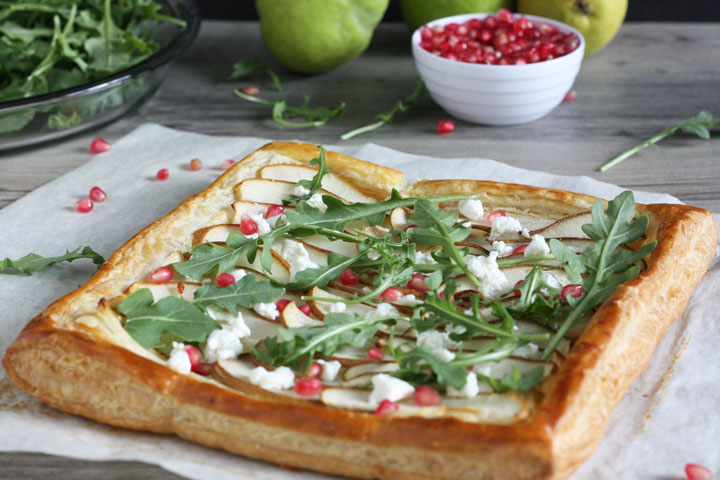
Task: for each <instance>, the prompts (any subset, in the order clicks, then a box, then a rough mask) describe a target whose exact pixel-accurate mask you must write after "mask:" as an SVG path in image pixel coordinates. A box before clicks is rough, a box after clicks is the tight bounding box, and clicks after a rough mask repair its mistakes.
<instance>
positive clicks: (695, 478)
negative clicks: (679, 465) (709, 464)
mask: <svg viewBox="0 0 720 480" xmlns="http://www.w3.org/2000/svg"><path fill="white" fill-rule="evenodd" d="M685 475H687V478H688V480H712V478H713V474H712V472H711V471H710V470H709V469H707V468H705V467H703V466H702V465H697V464H695V463H688V464H687V465H685Z"/></svg>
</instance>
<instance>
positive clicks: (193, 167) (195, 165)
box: [190, 158, 202, 172]
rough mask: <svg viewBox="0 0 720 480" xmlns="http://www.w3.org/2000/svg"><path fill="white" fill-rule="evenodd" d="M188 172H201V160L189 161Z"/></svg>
mask: <svg viewBox="0 0 720 480" xmlns="http://www.w3.org/2000/svg"><path fill="white" fill-rule="evenodd" d="M190 170H192V171H193V172H197V171H198V170H202V160H200V159H199V158H193V159H192V160H190Z"/></svg>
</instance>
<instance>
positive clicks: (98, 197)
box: [90, 187, 108, 202]
mask: <svg viewBox="0 0 720 480" xmlns="http://www.w3.org/2000/svg"><path fill="white" fill-rule="evenodd" d="M107 197H108V196H107V193H105V192H104V191H103V189H102V188H100V187H92V188H91V189H90V200H92V201H93V202H104V201H105V200H106V199H107Z"/></svg>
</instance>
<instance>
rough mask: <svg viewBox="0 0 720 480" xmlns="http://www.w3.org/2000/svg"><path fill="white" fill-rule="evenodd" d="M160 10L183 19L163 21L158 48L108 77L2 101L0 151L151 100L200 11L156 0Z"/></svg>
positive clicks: (189, 4) (189, 1)
mask: <svg viewBox="0 0 720 480" xmlns="http://www.w3.org/2000/svg"><path fill="white" fill-rule="evenodd" d="M158 3H160V4H161V5H162V6H163V9H162V13H164V14H167V15H172V16H174V17H177V18H179V19H182V20H184V21H185V22H186V25H185V28H181V27H179V26H177V25H175V24H171V23H164V24H162V25H161V27H160V28H159V29H158V32H157V36H156V37H155V40H156V41H157V42H158V44H159V45H160V49H159V50H158V51H157V52H156V53H155V54H154V55H152V56H150V57H148V58H146V59H145V60H143V61H142V62H139V63H136V64H135V65H132V66H130V67H128V68H125V69H124V70H120V71H118V72H116V73H114V74H112V75H108V76H105V77H102V78H98V79H96V80H93V81H91V82H87V83H83V84H80V85H77V86H74V87H70V88H66V89H63V90H58V91H56V92H50V93H45V94H43V95H36V96H34V97H28V98H21V99H16V100H10V101H7V102H0V151H2V150H8V149H12V148H18V147H26V146H29V145H35V144H38V143H41V142H45V141H48V140H54V139H57V138H61V137H65V136H68V135H72V134H74V133H77V132H80V131H83V130H87V129H89V128H92V127H95V126H97V125H100V124H103V123H106V122H109V121H111V120H115V119H117V118H119V117H120V116H122V115H123V114H125V113H126V112H127V111H128V110H130V109H131V108H132V107H134V106H136V105H139V104H140V103H142V102H143V101H144V100H146V99H147V98H149V97H150V96H151V95H152V94H153V93H154V92H155V90H156V89H157V87H158V86H159V85H160V82H161V81H162V79H163V77H164V76H165V73H166V71H167V67H168V63H169V62H170V61H171V60H173V59H174V58H175V57H177V56H178V55H180V54H181V53H182V52H183V51H184V50H185V49H186V48H187V47H189V46H190V44H191V43H192V42H193V40H195V37H197V34H198V31H199V29H200V13H199V10H198V8H197V6H196V5H195V2H194V1H193V0H159V1H158Z"/></svg>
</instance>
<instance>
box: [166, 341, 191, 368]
mask: <svg viewBox="0 0 720 480" xmlns="http://www.w3.org/2000/svg"><path fill="white" fill-rule="evenodd" d="M167 363H168V367H170V368H172V369H173V370H175V371H176V372H178V373H190V369H191V368H192V365H190V355H188V353H187V352H186V351H185V344H184V343H178V342H173V349H172V352H170V358H168V360H167Z"/></svg>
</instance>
